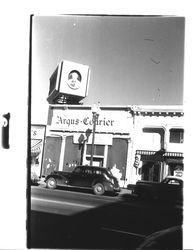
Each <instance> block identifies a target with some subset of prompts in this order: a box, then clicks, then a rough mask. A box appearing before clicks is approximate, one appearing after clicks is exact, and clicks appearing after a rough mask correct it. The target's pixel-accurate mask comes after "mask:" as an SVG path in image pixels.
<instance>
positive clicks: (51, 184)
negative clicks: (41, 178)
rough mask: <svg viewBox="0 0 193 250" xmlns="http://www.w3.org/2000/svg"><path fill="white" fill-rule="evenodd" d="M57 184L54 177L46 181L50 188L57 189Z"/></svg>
mask: <svg viewBox="0 0 193 250" xmlns="http://www.w3.org/2000/svg"><path fill="white" fill-rule="evenodd" d="M56 186H57V184H56V180H55V179H54V178H53V177H50V178H49V179H48V180H47V181H46V187H47V188H50V189H55V188H56Z"/></svg>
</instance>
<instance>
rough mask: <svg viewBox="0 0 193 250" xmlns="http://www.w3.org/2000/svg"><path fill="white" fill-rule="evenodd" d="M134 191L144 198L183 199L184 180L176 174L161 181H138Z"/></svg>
mask: <svg viewBox="0 0 193 250" xmlns="http://www.w3.org/2000/svg"><path fill="white" fill-rule="evenodd" d="M133 193H134V194H135V195H137V196H138V197H140V198H144V199H148V198H151V199H161V200H171V201H173V200H175V201H182V199H183V180H182V178H180V177H176V176H167V177H166V178H165V179H164V180H162V181H161V182H150V181H138V182H137V183H136V185H135V187H134V191H133Z"/></svg>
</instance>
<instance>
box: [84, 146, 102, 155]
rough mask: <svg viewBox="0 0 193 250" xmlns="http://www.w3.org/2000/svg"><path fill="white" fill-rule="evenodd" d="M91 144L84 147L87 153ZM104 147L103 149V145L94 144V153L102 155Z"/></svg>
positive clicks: (89, 151) (89, 152) (89, 153)
mask: <svg viewBox="0 0 193 250" xmlns="http://www.w3.org/2000/svg"><path fill="white" fill-rule="evenodd" d="M91 146H92V145H87V149H86V154H87V155H91ZM104 149H105V146H104V145H94V155H100V156H104Z"/></svg>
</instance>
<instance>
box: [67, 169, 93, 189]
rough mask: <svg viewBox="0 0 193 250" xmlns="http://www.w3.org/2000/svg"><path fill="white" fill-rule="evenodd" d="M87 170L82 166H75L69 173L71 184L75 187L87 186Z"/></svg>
mask: <svg viewBox="0 0 193 250" xmlns="http://www.w3.org/2000/svg"><path fill="white" fill-rule="evenodd" d="M87 175H88V174H87V172H86V169H84V167H82V168H81V167H79V168H76V169H75V170H74V171H73V172H72V175H71V186H75V187H88V186H89V181H88V178H87Z"/></svg>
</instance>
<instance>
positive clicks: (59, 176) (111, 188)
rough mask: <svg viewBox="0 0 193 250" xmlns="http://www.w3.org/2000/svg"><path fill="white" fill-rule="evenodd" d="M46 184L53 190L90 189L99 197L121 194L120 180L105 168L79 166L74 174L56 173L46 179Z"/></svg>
mask: <svg viewBox="0 0 193 250" xmlns="http://www.w3.org/2000/svg"><path fill="white" fill-rule="evenodd" d="M45 182H46V186H47V187H48V188H51V189H54V188H56V187H57V186H68V187H79V188H89V189H92V190H93V191H94V193H95V194H99V195H102V194H104V193H105V192H114V193H116V192H120V187H119V184H118V180H117V179H116V178H115V177H114V176H113V175H112V173H111V172H110V171H109V170H108V169H106V168H103V167H92V166H77V167H76V168H75V169H74V170H73V171H72V172H64V171H54V172H52V173H51V174H50V175H48V176H47V177H46V178H45Z"/></svg>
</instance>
